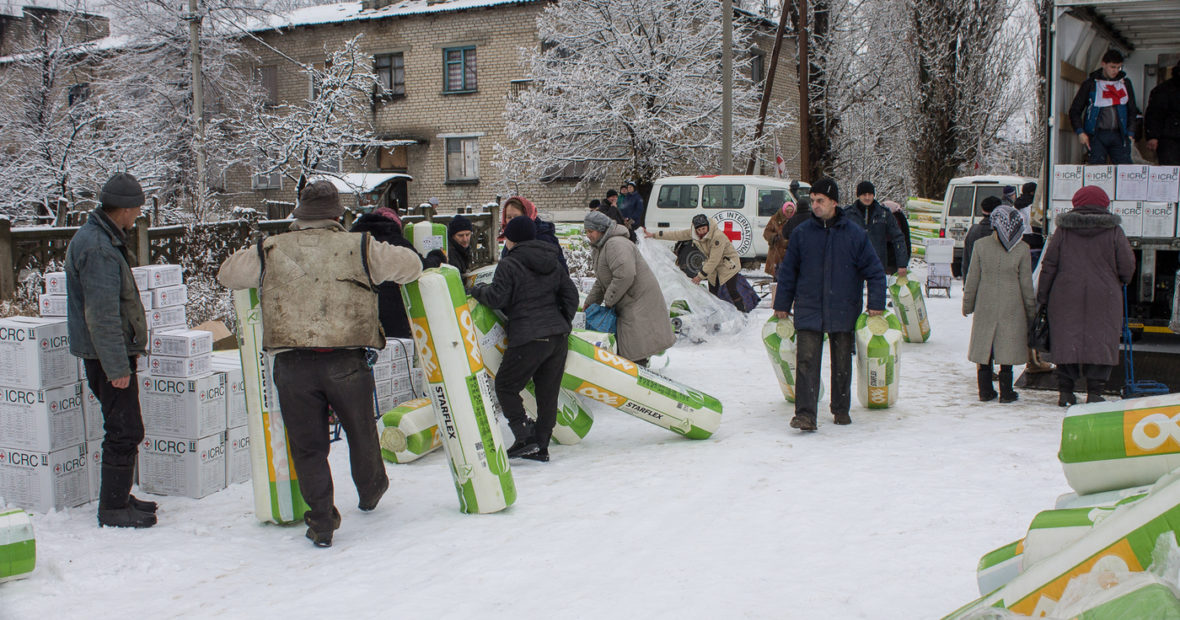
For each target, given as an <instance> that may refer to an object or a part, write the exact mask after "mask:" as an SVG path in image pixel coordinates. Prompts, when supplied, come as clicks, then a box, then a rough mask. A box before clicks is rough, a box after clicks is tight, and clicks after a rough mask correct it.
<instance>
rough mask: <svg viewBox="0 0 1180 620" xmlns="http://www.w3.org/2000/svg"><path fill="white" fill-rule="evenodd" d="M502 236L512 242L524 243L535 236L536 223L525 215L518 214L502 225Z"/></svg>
mask: <svg viewBox="0 0 1180 620" xmlns="http://www.w3.org/2000/svg"><path fill="white" fill-rule="evenodd" d="M504 238H505V239H507V240H509V241H511V242H513V243H524V242H525V241H532V240H533V239H536V238H537V224H536V223H535V222H533V220H532V219H530V218H529V217H528V216H527V215H518V216H516V217H514V218H512V219H511V220H509V221H508V225H507V226H505V227H504Z"/></svg>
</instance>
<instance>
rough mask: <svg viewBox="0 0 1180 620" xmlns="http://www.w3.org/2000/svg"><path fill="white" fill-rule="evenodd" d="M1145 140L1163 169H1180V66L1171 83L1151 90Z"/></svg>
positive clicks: (1178, 63)
mask: <svg viewBox="0 0 1180 620" xmlns="http://www.w3.org/2000/svg"><path fill="white" fill-rule="evenodd" d="M1143 137H1145V138H1147V148H1149V149H1151V150H1153V151H1155V154H1156V157H1158V158H1159V163H1160V165H1161V166H1180V62H1177V63H1176V66H1175V67H1172V78H1171V79H1169V80H1168V81H1166V82H1164V83H1162V84H1160V85H1159V86H1156V87H1155V88H1153V89H1151V95H1149V96H1148V98H1147V113H1146V114H1145V115H1144V117H1143Z"/></svg>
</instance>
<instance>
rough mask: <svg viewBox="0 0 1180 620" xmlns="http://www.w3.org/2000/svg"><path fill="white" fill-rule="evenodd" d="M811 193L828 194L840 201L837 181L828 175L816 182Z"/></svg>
mask: <svg viewBox="0 0 1180 620" xmlns="http://www.w3.org/2000/svg"><path fill="white" fill-rule="evenodd" d="M810 193H812V194H819V195H821V196H827V197H828V198H831V199H832V200H835V201H836V202H840V188H839V187H838V186H837V185H836V182H835V181H833V180H832V179H829V178H827V177H824V178H822V179H820V180H818V181H816V182H815V184H814V185H812V186H811V190H810Z"/></svg>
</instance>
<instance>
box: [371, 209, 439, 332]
mask: <svg viewBox="0 0 1180 620" xmlns="http://www.w3.org/2000/svg"><path fill="white" fill-rule="evenodd" d="M349 232H354V233H366V232H367V233H369V234H370V235H371V236H372V237H373V239H376V240H377V241H380V242H382V243H388V244H389V245H392V246H396V247H402V248H409V249H411V250H414V244H412V243H410V242H409V240H408V239H406V238H405V237H404V236H402V220H401V218H400V217H398V215H397V213H395V212H394V211H393V209H390V208H388V207H380V208H377V209H373V210H372V211H371V212H369V213H365V214H362V215H361V216H360V217H358V218H357V219H356V221H355V222H353V224H352V228H350V229H349ZM436 252H437V254H436ZM415 253H417V251H416V250H415ZM419 258H421V257H419ZM443 259H444V256H443V254H442V252H441V251H439V250H435V251H434V252H431V253H430V256H428V257H426V258H424V259H422V266H423V267H425V268H430V267H438V266H439V265H440V264H442V262H443ZM377 307H378V311H377V313H378V316H379V317H380V319H381V329H382V330H383V331H384V332H385V336H386V337H387V338H412V337H413V334H412V333H411V332H410V319H409V317H408V316H406V304H405V302H403V301H402V286H401V285H400V284H398V283H397V282H394V281H393V280H387V281H385V282H382V283H381V284H378V285H377Z"/></svg>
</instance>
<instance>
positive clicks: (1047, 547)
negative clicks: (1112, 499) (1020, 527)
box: [1024, 494, 1146, 566]
mask: <svg viewBox="0 0 1180 620" xmlns="http://www.w3.org/2000/svg"><path fill="white" fill-rule="evenodd" d="M1144 497H1146V494H1143V495H1137V496H1132V497H1128V498H1125V499H1123V500H1121V501H1119V502H1118V503H1117V504H1111V505H1108V506H1090V507H1086V508H1063V509H1060V510H1044V511H1042V512H1039V513H1037V516H1035V517H1033V520H1032V523H1030V524H1029V526H1028V534H1027V535H1026V536H1025V537H1024V564H1025V565H1026V566H1032V565H1033V564H1036V563H1037V562H1040V561H1041V560H1043V559H1045V558H1047V557H1050V556H1052V555H1053V554H1055V553H1057V552H1058V551H1061V550H1062V549H1064V548H1065V547H1066V546H1068V545H1069V544H1070V543H1072V542H1074V541H1076V540H1079V539H1081V538H1082V537H1084V536H1086V535H1087V534H1089V533H1090V530H1092V529H1093V528H1094V525H1095V524H1097V523H1099V522H1100V521H1102V520H1103V519H1105V518H1107V517H1109V516H1110V515H1112V514H1114V511H1115V510H1116V509H1118V508H1120V507H1122V506H1127V505H1129V504H1132V503H1135V502H1137V501H1139V500H1141V499H1143V498H1144Z"/></svg>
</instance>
